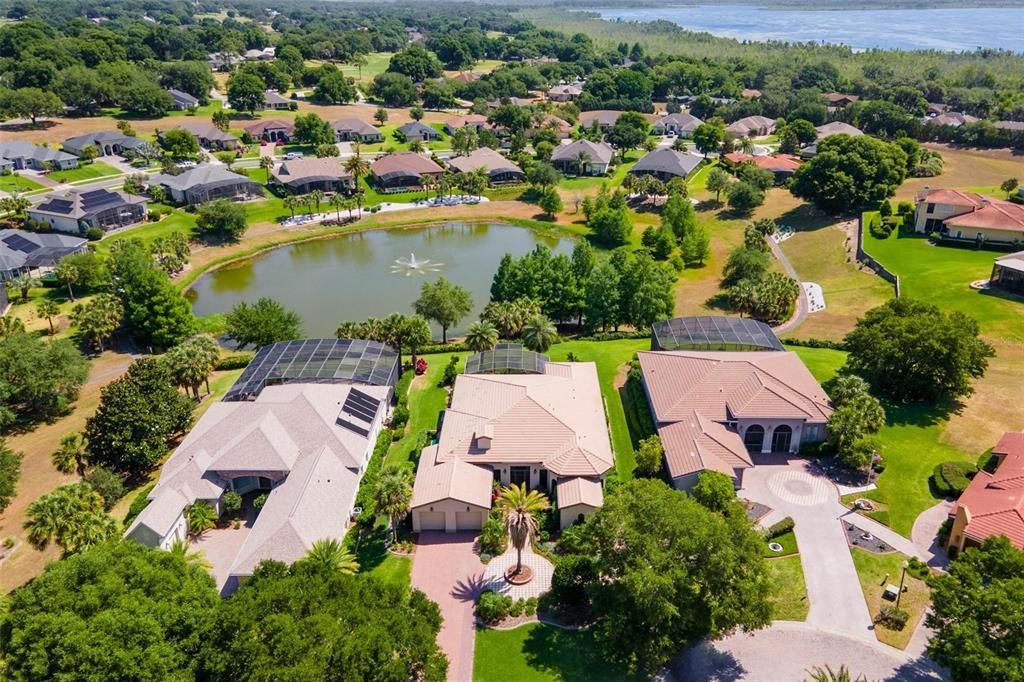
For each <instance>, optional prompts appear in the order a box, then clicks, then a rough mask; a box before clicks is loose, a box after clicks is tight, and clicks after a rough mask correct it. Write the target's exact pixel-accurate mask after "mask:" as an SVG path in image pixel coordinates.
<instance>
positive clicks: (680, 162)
mask: <svg viewBox="0 0 1024 682" xmlns="http://www.w3.org/2000/svg"><path fill="white" fill-rule="evenodd" d="M703 160H704V159H703V158H701V157H700V156H697V155H695V154H687V153H685V152H677V151H676V150H674V149H667V148H663V149H655V150H654V151H652V152H648V153H647V154H645V155H644V157H643V158H642V159H640V160H639V161H637V162H636V163H635V164H634V165H633V167H632V168H630V169H629V172H630V174H632V175H636V176H641V175H653V176H654V177H656V178H658V179H659V180H661V181H662V182H668V181H669V180H671V179H672V178H683V179H686V178H687V177H689V175H690V173H692V172H693V171H695V170H696V169H697V167H698V166H700V164H701V162H702V161H703Z"/></svg>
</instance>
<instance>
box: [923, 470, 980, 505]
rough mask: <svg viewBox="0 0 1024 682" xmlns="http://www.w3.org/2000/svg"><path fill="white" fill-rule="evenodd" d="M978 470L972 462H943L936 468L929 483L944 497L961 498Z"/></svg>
mask: <svg viewBox="0 0 1024 682" xmlns="http://www.w3.org/2000/svg"><path fill="white" fill-rule="evenodd" d="M977 470H978V468H977V467H976V466H975V465H974V464H972V463H970V462H959V461H958V462H943V463H941V464H939V465H938V466H936V467H935V469H934V470H933V471H932V475H931V477H930V478H929V482H930V483H931V484H932V486H933V487H934V488H935V492H936V493H938V494H939V495H941V496H942V497H952V498H957V497H960V494H961V493H963V491H964V490H966V489H967V486H968V484H969V483H970V482H971V477H972V476H973V475H974V474H975V473H976V472H977Z"/></svg>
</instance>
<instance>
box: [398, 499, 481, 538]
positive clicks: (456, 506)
mask: <svg viewBox="0 0 1024 682" xmlns="http://www.w3.org/2000/svg"><path fill="white" fill-rule="evenodd" d="M489 511H490V510H489V509H486V508H484V507H478V506H476V505H473V504H466V503H465V502H460V501H458V500H441V501H440V502H435V503H433V504H430V505H424V506H422V507H416V508H415V509H413V510H412V531H413V532H414V533H419V532H420V531H422V530H423V526H422V523H421V516H422V515H423V514H424V513H441V514H444V521H445V523H444V526H445V527H444V531H445V532H446V533H454V532H456V530H458V525H457V523H456V514H458V513H460V512H479V513H480V515H481V516H480V521H481V523H482V522H483V521H485V520H486V518H487V513H488V512H489Z"/></svg>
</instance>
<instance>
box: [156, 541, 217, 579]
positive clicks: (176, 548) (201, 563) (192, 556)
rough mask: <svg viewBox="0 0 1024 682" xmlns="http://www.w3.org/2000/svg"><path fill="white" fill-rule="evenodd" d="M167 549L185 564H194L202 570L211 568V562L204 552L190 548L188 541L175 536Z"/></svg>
mask: <svg viewBox="0 0 1024 682" xmlns="http://www.w3.org/2000/svg"><path fill="white" fill-rule="evenodd" d="M167 551H169V552H170V553H171V554H173V555H174V556H176V557H180V558H181V559H182V560H183V561H184V562H185V564H186V565H187V566H195V567H196V568H201V569H203V570H204V571H209V570H210V569H211V568H213V564H211V563H210V560H209V559H207V558H206V555H205V554H203V553H202V552H200V551H198V550H193V549H190V548H189V544H188V542H187V541H185V540H182V539H181V538H175V539H174V542H172V543H171V546H170V547H169V548H168V550H167Z"/></svg>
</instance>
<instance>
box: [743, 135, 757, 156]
mask: <svg viewBox="0 0 1024 682" xmlns="http://www.w3.org/2000/svg"><path fill="white" fill-rule="evenodd" d="M740 151H741V152H743V153H744V154H751V153H753V151H754V141H753V140H751V139H750V138H749V137H744V138H743V139H742V140H740Z"/></svg>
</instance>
